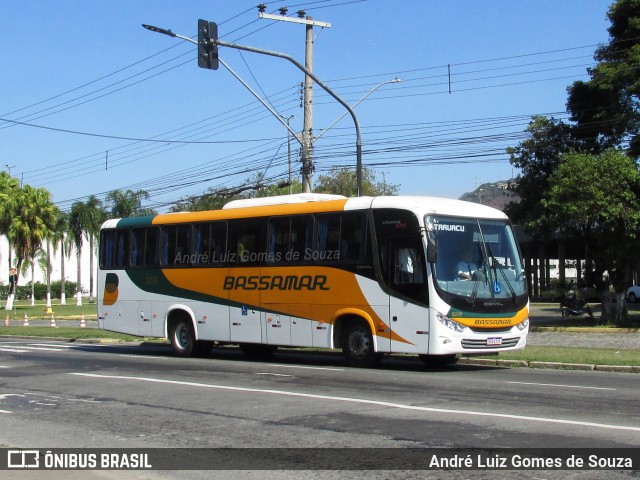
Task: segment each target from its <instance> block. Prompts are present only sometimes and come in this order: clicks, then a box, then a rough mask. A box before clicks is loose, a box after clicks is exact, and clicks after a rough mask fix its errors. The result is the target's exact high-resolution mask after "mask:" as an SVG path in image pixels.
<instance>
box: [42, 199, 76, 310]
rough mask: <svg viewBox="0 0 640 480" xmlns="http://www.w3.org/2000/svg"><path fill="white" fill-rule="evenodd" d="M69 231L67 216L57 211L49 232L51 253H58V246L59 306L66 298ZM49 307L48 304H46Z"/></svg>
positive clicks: (65, 302) (63, 303)
mask: <svg viewBox="0 0 640 480" xmlns="http://www.w3.org/2000/svg"><path fill="white" fill-rule="evenodd" d="M68 230H69V215H68V214H67V213H65V212H62V211H60V210H58V214H57V216H56V223H55V225H54V226H53V230H52V231H51V242H52V243H53V253H54V254H55V253H57V252H58V246H60V305H66V304H67V297H66V293H65V274H64V259H65V257H66V258H69V252H70V250H71V249H70V248H69V247H70V245H69V241H68V240H69V238H68V237H67V231H68ZM47 306H49V303H47Z"/></svg>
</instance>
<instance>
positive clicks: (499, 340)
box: [487, 337, 502, 345]
mask: <svg viewBox="0 0 640 480" xmlns="http://www.w3.org/2000/svg"><path fill="white" fill-rule="evenodd" d="M487 345H502V337H491V338H487Z"/></svg>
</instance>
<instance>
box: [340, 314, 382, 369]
mask: <svg viewBox="0 0 640 480" xmlns="http://www.w3.org/2000/svg"><path fill="white" fill-rule="evenodd" d="M342 353H343V354H344V357H345V358H346V360H347V363H348V364H349V365H351V366H352V367H364V368H368V367H373V366H374V365H376V364H377V363H378V362H379V361H380V358H382V355H381V354H379V353H377V352H376V351H375V349H374V347H373V335H372V334H371V330H370V329H369V326H368V325H367V324H366V323H365V322H363V321H361V320H352V321H350V322H349V323H348V324H347V326H346V328H345V330H344V333H343V337H342Z"/></svg>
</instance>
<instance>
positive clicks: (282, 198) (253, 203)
mask: <svg viewBox="0 0 640 480" xmlns="http://www.w3.org/2000/svg"><path fill="white" fill-rule="evenodd" d="M346 199H347V197H345V196H343V195H331V194H328V193H294V194H291V195H276V196H273V197H261V198H245V199H242V200H232V201H231V202H229V203H226V204H225V205H224V207H222V208H223V210H226V209H230V208H245V207H261V206H266V205H289V204H292V203H308V202H327V201H329V200H346Z"/></svg>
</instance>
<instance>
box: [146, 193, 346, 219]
mask: <svg viewBox="0 0 640 480" xmlns="http://www.w3.org/2000/svg"><path fill="white" fill-rule="evenodd" d="M346 203H347V199H344V200H328V201H324V202H308V203H303V204H300V203H295V204H281V205H268V206H259V207H246V208H233V209H229V210H210V211H202V212H179V213H169V214H160V215H157V216H155V217H154V218H153V221H152V223H153V224H154V225H167V224H173V223H182V222H205V221H215V220H227V219H235V218H255V217H267V216H271V215H274V216H278V215H300V214H305V213H309V214H311V213H324V212H342V211H344V206H345V204H346Z"/></svg>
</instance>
